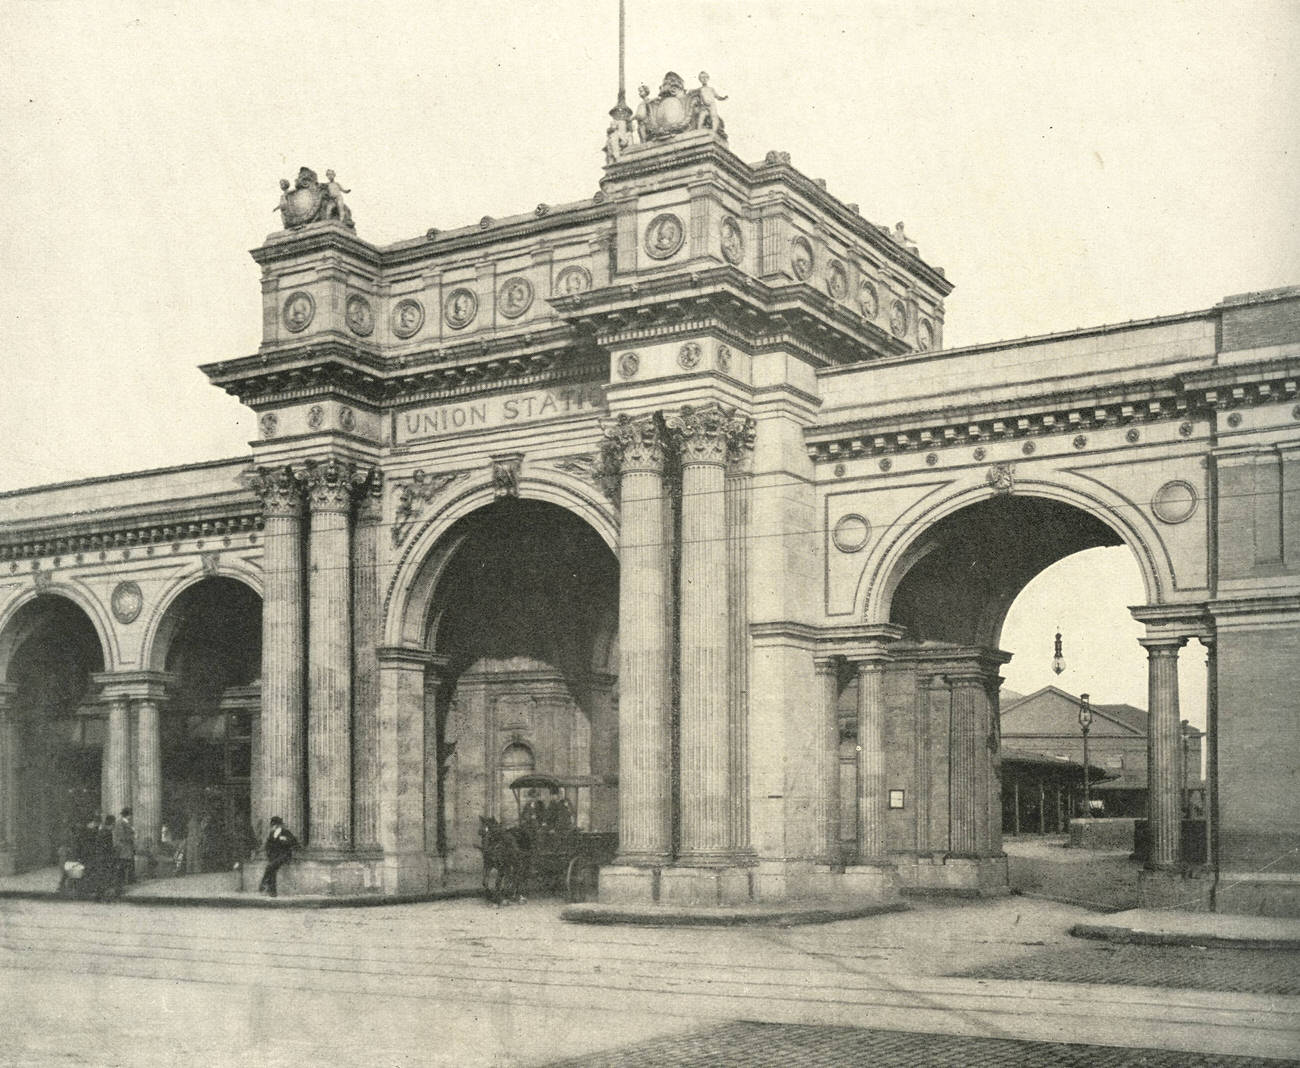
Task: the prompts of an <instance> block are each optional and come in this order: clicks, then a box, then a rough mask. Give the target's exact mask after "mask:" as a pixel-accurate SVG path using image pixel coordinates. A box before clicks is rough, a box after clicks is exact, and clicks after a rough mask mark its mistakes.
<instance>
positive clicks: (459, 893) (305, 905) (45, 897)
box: [0, 887, 483, 909]
mask: <svg viewBox="0 0 1300 1068" xmlns="http://www.w3.org/2000/svg"><path fill="white" fill-rule="evenodd" d="M482 896H483V891H482V889H481V888H480V887H472V888H471V887H464V888H459V889H449V890H437V891H432V892H430V893H427V894H394V895H391V896H386V895H383V894H366V895H364V896H361V895H357V896H352V897H298V898H295V897H274V898H270V897H262V896H261V895H260V894H256V893H250V894H248V896H247V897H204V896H201V895H196V896H193V897H180V896H178V897H170V896H168V895H165V894H125V895H123V896H122V897H119V898H116V899H115V900H113V901H110V902H96V901H94V900H92V899H89V898H78V897H71V896H68V895H65V894H60V893H57V892H55V891H49V890H0V901H3V900H11V901H12V900H18V901H45V902H50V903H54V904H65V905H94V904H111V905H143V906H145V907H154V908H157V907H159V906H164V907H172V908H216V909H350V908H381V907H383V906H386V905H422V904H427V903H429V902H432V901H450V900H455V899H457V898H472V897H482Z"/></svg>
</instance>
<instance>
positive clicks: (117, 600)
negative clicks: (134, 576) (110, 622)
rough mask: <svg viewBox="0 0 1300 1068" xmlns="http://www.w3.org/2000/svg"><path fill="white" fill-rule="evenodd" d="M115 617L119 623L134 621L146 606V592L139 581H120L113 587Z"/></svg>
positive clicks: (112, 599)
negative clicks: (141, 588)
mask: <svg viewBox="0 0 1300 1068" xmlns="http://www.w3.org/2000/svg"><path fill="white" fill-rule="evenodd" d="M111 604H112V606H113V618H114V619H116V620H117V621H118V622H119V623H123V624H125V623H134V622H135V621H136V619H137V618H138V617H139V615H140V609H141V608H143V607H144V594H142V593H141V592H140V584H139V583H138V582H119V583H118V584H117V585H116V586H114V587H113V596H112V598H111Z"/></svg>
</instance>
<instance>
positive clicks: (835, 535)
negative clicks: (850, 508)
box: [831, 512, 871, 553]
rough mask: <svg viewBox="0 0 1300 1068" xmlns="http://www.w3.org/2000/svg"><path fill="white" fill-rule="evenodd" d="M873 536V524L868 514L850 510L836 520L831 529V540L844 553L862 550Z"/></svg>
mask: <svg viewBox="0 0 1300 1068" xmlns="http://www.w3.org/2000/svg"><path fill="white" fill-rule="evenodd" d="M870 538H871V524H870V523H869V522H867V518H866V516H862V515H858V514H857V513H856V512H850V513H848V515H842V516H840V518H839V519H837V520H836V522H835V529H834V530H833V531H831V541H832V542H833V543H834V544H835V548H837V549H839V551H840V552H842V553H856V552H860V551H861V550H862V548H863V547H864V546H865V545H866V544H867V542H868V541H869V540H870Z"/></svg>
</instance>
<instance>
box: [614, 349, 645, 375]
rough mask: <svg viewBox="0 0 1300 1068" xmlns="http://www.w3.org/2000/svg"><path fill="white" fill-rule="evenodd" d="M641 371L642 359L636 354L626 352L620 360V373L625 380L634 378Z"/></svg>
mask: <svg viewBox="0 0 1300 1068" xmlns="http://www.w3.org/2000/svg"><path fill="white" fill-rule="evenodd" d="M640 369H641V357H640V356H638V355H637V354H636V353H635V352H625V353H623V355H622V356H620V357H619V358H618V373H619V374H620V375H621V376H622V377H623V378H632V377H634V376H635V375H636V373H637V371H639V370H640Z"/></svg>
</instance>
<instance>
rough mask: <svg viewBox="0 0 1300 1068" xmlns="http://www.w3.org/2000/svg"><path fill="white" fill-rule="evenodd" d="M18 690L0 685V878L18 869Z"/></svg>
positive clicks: (8, 685)
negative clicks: (16, 705) (16, 701)
mask: <svg viewBox="0 0 1300 1068" xmlns="http://www.w3.org/2000/svg"><path fill="white" fill-rule="evenodd" d="M17 695H18V687H17V686H15V685H14V684H13V683H10V682H0V875H12V874H13V873H14V871H15V870H16V869H17V867H18V804H19V795H18V767H19V763H20V760H19V753H18V744H19V743H18V722H17V711H16V709H15V708H14V700H15V698H16V697H17Z"/></svg>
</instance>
